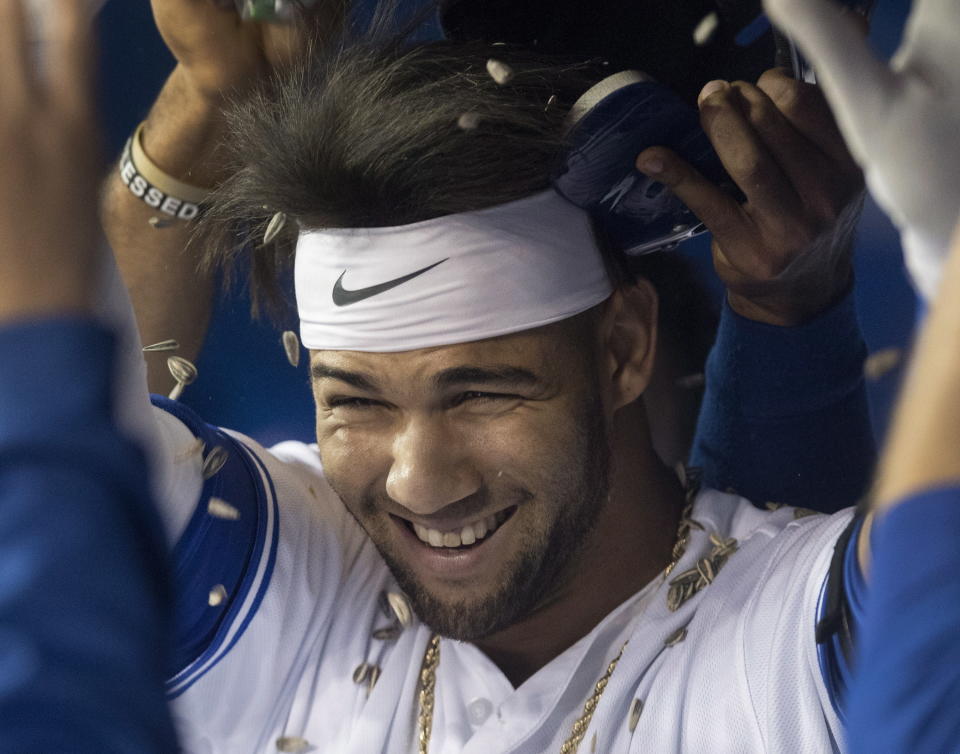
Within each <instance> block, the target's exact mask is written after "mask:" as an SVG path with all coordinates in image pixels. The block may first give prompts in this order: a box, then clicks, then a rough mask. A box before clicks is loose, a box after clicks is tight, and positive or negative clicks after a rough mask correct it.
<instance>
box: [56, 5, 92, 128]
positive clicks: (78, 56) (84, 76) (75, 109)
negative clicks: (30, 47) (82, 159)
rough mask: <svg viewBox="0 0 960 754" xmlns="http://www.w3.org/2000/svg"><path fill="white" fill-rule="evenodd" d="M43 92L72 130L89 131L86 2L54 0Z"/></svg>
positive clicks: (89, 48)
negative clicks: (71, 125)
mask: <svg viewBox="0 0 960 754" xmlns="http://www.w3.org/2000/svg"><path fill="white" fill-rule="evenodd" d="M52 10H53V20H52V22H51V36H50V46H49V65H48V69H47V71H48V72H47V88H48V92H49V99H50V105H51V107H52V108H53V109H54V110H55V112H57V113H58V114H59V115H61V116H62V117H64V118H65V119H66V122H68V123H71V124H73V126H74V127H75V128H79V127H83V128H84V129H86V130H89V129H92V128H93V127H94V126H93V123H92V121H93V117H92V114H93V112H94V110H95V107H94V100H95V94H94V59H95V43H94V33H93V24H92V23H91V21H90V18H89V13H87V11H86V0H56V1H55V2H54V3H53V8H52Z"/></svg>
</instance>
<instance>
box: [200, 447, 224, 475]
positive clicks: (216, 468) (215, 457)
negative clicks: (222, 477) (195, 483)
mask: <svg viewBox="0 0 960 754" xmlns="http://www.w3.org/2000/svg"><path fill="white" fill-rule="evenodd" d="M228 457H229V454H228V453H227V449H226V448H224V447H223V446H222V445H217V446H216V447H214V448H213V449H212V450H211V451H210V452H209V453H207V457H206V458H204V459H203V467H202V469H201V473H202V474H203V479H204V481H206V480H207V479H210V478H211V477H214V476H216V475H217V474H219V473H220V469H222V468H223V465H224V464H225V463H226V462H227V458H228Z"/></svg>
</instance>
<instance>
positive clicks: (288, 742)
mask: <svg viewBox="0 0 960 754" xmlns="http://www.w3.org/2000/svg"><path fill="white" fill-rule="evenodd" d="M309 748H310V742H309V741H308V740H307V739H305V738H300V737H299V736H283V737H282V738H278V739H277V751H283V752H292V754H301V752H304V751H307V750H308V749H309Z"/></svg>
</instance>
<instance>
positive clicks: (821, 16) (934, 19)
mask: <svg viewBox="0 0 960 754" xmlns="http://www.w3.org/2000/svg"><path fill="white" fill-rule="evenodd" d="M764 5H765V7H766V9H767V12H768V13H769V15H770V17H771V19H772V20H773V21H774V23H776V24H777V25H778V26H780V27H781V28H782V29H783V31H784V32H785V33H787V34H788V35H790V36H791V37H793V38H794V39H795V40H796V42H797V44H798V45H799V46H800V48H801V49H802V50H803V53H804V55H806V56H807V57H808V58H809V60H810V61H811V63H812V64H813V66H814V68H815V70H816V73H817V79H818V80H819V81H820V83H821V84H822V86H823V89H824V92H825V93H826V96H827V99H828V100H829V102H830V105H831V107H832V108H833V111H834V113H835V114H836V117H837V122H838V123H839V125H840V129H841V131H842V132H843V135H844V136H845V137H846V140H847V143H848V144H849V145H850V149H851V150H852V152H853V154H854V156H855V157H856V158H857V161H858V162H859V163H860V164H861V165H862V166H863V169H864V171H865V173H866V178H867V185H868V186H869V187H870V190H871V191H872V192H873V194H874V196H875V197H876V199H877V201H878V202H879V203H880V205H881V206H882V207H883V208H884V209H885V210H886V211H887V213H888V214H889V215H890V217H891V219H892V220H893V222H894V223H895V224H896V225H897V227H898V228H899V229H900V233H901V239H902V241H903V246H904V251H905V254H906V263H907V267H908V268H909V270H910V273H911V275H912V276H913V280H914V283H915V284H916V286H917V287H918V288H919V290H920V291H921V293H923V295H924V296H925V297H927V298H930V297H931V296H932V295H933V293H934V292H935V290H936V288H937V282H938V280H939V277H940V268H941V266H942V264H943V260H944V259H945V258H946V255H947V249H948V246H949V240H950V233H951V231H952V229H953V224H954V221H955V220H956V217H957V212H958V210H960V177H958V176H960V3H958V2H957V0H916V2H914V4H913V10H912V12H911V14H910V19H909V21H908V22H907V27H906V30H905V33H904V36H903V42H902V44H901V45H900V49H899V50H898V51H897V53H896V55H894V56H893V58H892V60H891V61H890V63H889V65H888V64H887V63H885V62H883V61H881V60H879V59H878V58H877V57H876V56H875V55H874V54H873V52H872V51H871V50H870V48H869V46H868V44H867V41H866V39H864V36H863V33H862V30H861V27H860V26H859V24H858V23H857V21H856V19H855V17H854V16H852V15H850V14H847V13H845V12H844V11H843V10H842V9H841V8H840V7H839V6H837V5H836V4H835V3H833V2H830V0H764Z"/></svg>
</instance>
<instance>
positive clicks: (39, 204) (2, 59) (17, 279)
mask: <svg viewBox="0 0 960 754" xmlns="http://www.w3.org/2000/svg"><path fill="white" fill-rule="evenodd" d="M47 10H48V12H49V13H50V26H49V29H48V30H47V32H46V33H47V34H48V41H47V44H46V48H45V66H44V68H45V70H44V71H43V72H42V73H41V71H39V70H38V68H37V66H36V64H35V63H36V61H35V58H34V50H33V49H32V48H31V46H30V43H29V37H30V32H29V28H28V27H29V24H28V17H27V12H26V8H25V3H24V0H3V2H0V154H2V155H3V162H2V168H0V319H12V318H16V317H23V316H42V315H45V314H52V313H62V312H67V311H84V310H87V309H88V308H89V306H90V303H91V301H90V297H91V293H92V286H93V283H94V277H95V274H96V268H97V254H98V246H99V244H98V239H99V226H98V223H97V183H98V178H99V169H98V168H99V162H98V159H97V155H98V153H99V150H98V149H97V142H98V137H99V133H98V130H97V125H96V117H95V112H94V111H95V104H94V103H95V99H96V98H95V96H94V92H93V73H92V69H93V58H94V56H93V47H94V45H93V40H92V31H91V24H90V20H89V10H88V2H86V0H51V1H50V2H49V7H48V8H47Z"/></svg>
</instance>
